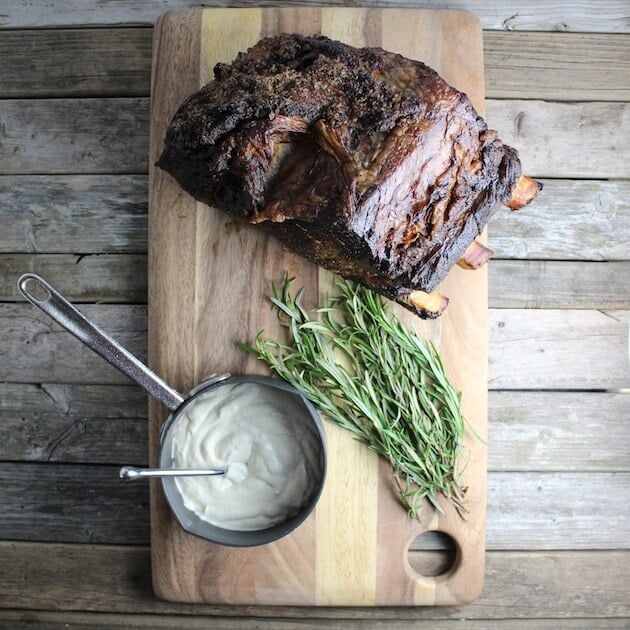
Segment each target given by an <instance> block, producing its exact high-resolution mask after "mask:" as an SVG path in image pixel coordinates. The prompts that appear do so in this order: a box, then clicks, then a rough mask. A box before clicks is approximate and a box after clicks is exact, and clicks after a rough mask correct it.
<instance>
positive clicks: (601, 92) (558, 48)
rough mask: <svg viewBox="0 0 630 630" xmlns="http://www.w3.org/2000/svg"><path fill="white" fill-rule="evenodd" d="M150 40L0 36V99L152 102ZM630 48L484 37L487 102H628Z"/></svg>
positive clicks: (131, 32) (79, 34)
mask: <svg viewBox="0 0 630 630" xmlns="http://www.w3.org/2000/svg"><path fill="white" fill-rule="evenodd" d="M152 34H153V33H152V29H150V28H124V29H121V28H108V29H86V28H81V29H46V30H16V31H4V32H1V31H0V56H1V57H2V59H3V61H4V63H3V65H2V67H0V84H1V85H2V92H3V96H4V97H5V98H30V97H38V98H41V97H56V98H59V97H67V96H89V97H94V96H97V97H100V96H148V94H149V87H150V86H149V83H150V81H149V80H150V74H151V55H150V51H151V38H152ZM628 42H629V38H628V36H627V35H610V34H605V35H603V34H599V33H579V34H574V33H555V32H554V33H519V32H511V33H506V32H500V31H487V32H486V33H485V35H484V66H485V75H486V96H487V97H488V98H519V99H540V100H556V99H557V100H561V101H623V100H628V99H629V98H630V77H629V75H628V72H626V67H627V65H628V64H629V63H630V59H629V57H630V52H629V51H630V45H629V43H628ZM79 52H80V54H78V53H79ZM603 67H605V68H606V71H605V72H602V68H603Z"/></svg>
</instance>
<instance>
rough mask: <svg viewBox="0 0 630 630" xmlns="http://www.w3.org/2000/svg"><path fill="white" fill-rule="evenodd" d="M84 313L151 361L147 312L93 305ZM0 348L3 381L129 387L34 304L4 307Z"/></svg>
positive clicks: (0, 305) (0, 309)
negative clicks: (121, 385)
mask: <svg viewBox="0 0 630 630" xmlns="http://www.w3.org/2000/svg"><path fill="white" fill-rule="evenodd" d="M81 312H83V313H84V314H85V315H86V316H87V317H88V318H89V319H91V320H92V321H93V322H94V323H95V324H96V325H97V326H100V327H101V328H103V330H105V331H106V332H108V333H109V334H110V335H112V336H113V337H114V338H115V339H116V340H118V341H119V342H120V343H121V344H122V345H123V346H125V347H126V348H128V349H129V350H130V351H131V352H133V353H134V354H135V355H136V356H138V357H139V358H140V359H141V360H145V359H146V355H147V309H146V307H144V306H129V305H124V306H119V305H91V304H90V305H82V306H81ZM0 348H2V354H3V356H2V359H3V360H2V361H0V382H1V381H9V382H17V383H43V382H48V381H52V382H57V383H86V384H95V385H96V384H100V385H102V384H124V385H127V384H129V379H127V378H126V377H125V376H123V375H122V374H121V373H120V372H118V371H117V370H116V369H114V368H113V367H111V366H110V365H109V364H107V363H106V362H105V361H104V360H103V359H101V357H99V356H97V355H96V354H94V353H93V352H92V351H91V350H89V349H88V348H87V347H85V346H84V345H83V344H82V343H81V342H80V341H78V340H77V339H75V338H74V337H72V336H71V335H70V333H68V332H66V331H65V330H62V329H61V328H60V327H59V326H58V325H57V324H54V323H52V320H51V319H50V318H49V317H48V316H47V315H45V314H44V313H42V312H41V311H40V310H39V309H37V308H35V307H33V306H31V305H30V304H3V303H0Z"/></svg>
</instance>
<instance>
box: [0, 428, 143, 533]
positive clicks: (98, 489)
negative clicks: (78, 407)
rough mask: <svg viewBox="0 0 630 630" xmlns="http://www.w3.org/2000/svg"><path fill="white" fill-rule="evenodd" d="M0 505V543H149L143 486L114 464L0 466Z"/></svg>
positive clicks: (25, 464)
mask: <svg viewBox="0 0 630 630" xmlns="http://www.w3.org/2000/svg"><path fill="white" fill-rule="evenodd" d="M58 439H59V440H62V439H63V436H59V438H58ZM53 448H54V447H53ZM0 505H2V513H1V514H0V539H5V540H31V541H55V542H56V541H60V542H93V543H103V542H108V543H112V544H133V543H136V544H137V543H145V544H146V543H148V541H149V486H148V484H145V483H128V482H125V481H122V480H121V479H119V478H118V467H116V466H87V465H78V464H74V465H73V464H34V463H0Z"/></svg>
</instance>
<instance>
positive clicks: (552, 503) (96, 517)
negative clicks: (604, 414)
mask: <svg viewBox="0 0 630 630" xmlns="http://www.w3.org/2000/svg"><path fill="white" fill-rule="evenodd" d="M361 447H362V448H364V447H363V446H361ZM350 456H352V453H351V454H350ZM382 472H383V473H386V472H387V471H385V470H383V471H382ZM352 474H354V471H352ZM368 474H369V471H368V473H367V474H365V473H364V474H363V475H362V476H361V477H360V479H363V480H366V479H367V480H369V477H368ZM0 481H1V482H2V483H1V484H0V501H1V504H2V512H1V513H0V539H5V540H25V541H33V542H64V543H102V544H125V545H138V544H141V545H146V544H148V543H149V507H148V502H149V491H148V487H147V485H146V484H143V483H138V484H129V483H124V482H122V481H120V480H119V479H118V467H116V466H113V465H81V464H59V463H44V464H42V463H32V462H28V463H26V462H3V463H0ZM629 483H630V473H627V472H613V473H606V472H593V471H589V472H582V473H569V472H564V473H558V472H492V473H489V475H488V523H487V547H488V549H490V550H505V551H508V550H510V549H521V550H524V551H532V550H536V551H540V550H544V549H548V550H560V549H574V550H575V549H585V550H586V549H591V550H592V549H626V548H627V541H628V537H629V535H630V508H629V507H628V505H627V503H623V502H620V497H622V496H623V495H624V493H625V491H626V490H625V489H626V488H627V486H628V484H629ZM364 494H366V493H365V491H364ZM335 499H338V495H337V496H336V497H335ZM368 507H369V506H364V507H363V514H364V516H365V515H366V513H367V508H368ZM351 520H352V516H351V515H350V516H348V515H346V516H343V515H341V516H340V518H339V521H340V522H341V523H342V524H343V525H344V526H348V525H352V522H351ZM322 531H325V530H322V528H321V523H320V522H319V521H318V522H317V529H316V533H317V536H318V538H317V544H318V545H319V544H321V543H322V541H323V537H322V538H320V533H322ZM363 531H364V532H365V528H364V529H363ZM376 535H377V532H376V528H374V532H373V536H374V538H376ZM342 537H343V536H342ZM292 538H293V537H292ZM309 538H310V536H306V535H303V536H302V537H301V538H298V539H295V538H293V540H292V541H291V544H292V545H293V547H292V548H290V551H291V552H292V553H293V554H295V556H297V557H300V558H302V557H303V558H304V564H303V565H301V568H302V570H303V571H305V572H306V571H308V570H309V567H308V565H307V564H306V562H312V563H314V562H315V558H314V557H311V556H313V555H314V554H313V551H314V550H313V549H309V547H308V545H312V540H310V539H309ZM362 540H363V543H364V544H367V542H366V540H365V538H362ZM410 540H411V538H410ZM372 544H373V545H374V546H375V547H376V544H377V541H376V540H375V541H374V542H372ZM380 545H383V543H382V541H380ZM408 545H409V548H410V549H412V550H420V549H423V550H433V549H442V548H444V543H443V542H442V541H441V540H440V539H439V538H437V537H436V536H432V535H430V536H429V535H428V536H427V537H426V538H425V537H422V538H421V539H418V540H416V541H414V542H413V543H408ZM333 546H334V545H333ZM279 551H281V552H282V553H283V555H284V557H285V558H287V551H288V550H287V548H284V549H280V550H278V549H277V548H276V550H275V553H271V551H270V548H267V549H265V556H266V558H267V559H268V560H269V561H270V562H273V563H276V562H278V560H277V559H276V555H277V554H278V553H279ZM351 551H352V543H351V544H350V547H349V550H348V553H350V552H351ZM355 553H358V552H355ZM406 553H407V546H405V555H406ZM225 555H227V556H228V557H227V558H223V562H226V563H230V562H233V561H234V559H235V558H234V556H233V555H232V554H225ZM238 555H241V557H242V556H243V555H244V554H238ZM248 555H249V554H248ZM288 558H289V560H290V558H291V556H288ZM259 560H260V559H259V558H256V557H254V558H251V557H250V558H249V565H248V566H249V569H248V571H247V573H248V574H250V575H251V571H258V572H259V579H260V580H262V579H263V578H265V577H266V579H267V580H269V577H268V576H265V574H264V571H263V569H262V568H261V567H256V565H255V564H254V561H259ZM375 560H376V552H375V553H374V560H371V561H372V562H375ZM286 561H287V560H285V562H286ZM354 562H355V563H360V564H361V565H362V567H363V568H364V569H365V570H367V569H368V568H370V567H369V562H370V557H369V556H367V557H366V556H356V557H355V558H354ZM339 565H341V566H344V563H343V562H342V561H341V560H339ZM354 566H356V564H355V565H354ZM372 568H373V567H372ZM218 570H220V571H221V570H223V571H224V569H223V568H222V565H220V568H219V569H218ZM283 570H284V572H285V574H287V569H286V568H284V569H283ZM317 570H318V575H319V572H320V571H322V570H326V571H330V569H329V568H328V567H327V566H326V565H325V563H323V562H321V560H319V559H318V564H317ZM327 575H328V573H327ZM305 577H306V576H305ZM346 579H348V578H346ZM349 579H350V580H354V582H353V586H354V588H356V589H359V588H365V585H366V584H369V582H367V581H366V582H363V581H359V580H356V578H353V577H352V576H350V578H349ZM332 581H333V582H334V583H335V584H336V585H337V587H338V588H347V587H346V585H345V583H344V582H343V579H342V574H335V573H334V572H333V573H332ZM340 584H341V586H339V585H340ZM372 584H373V587H372V588H373V589H374V590H373V592H372V597H374V591H375V590H376V589H379V588H382V587H381V586H380V585H379V584H378V582H376V581H375V580H372ZM295 587H296V589H302V590H303V591H305V590H306V589H305V587H304V582H302V583H300V584H295ZM329 588H330V587H329V586H328V585H325V586H324V587H323V588H322V589H321V591H320V593H321V594H320V595H319V597H329V598H331V599H332V598H333V597H335V595H334V593H331V591H329V590H328V589H329ZM355 596H356V597H365V598H366V599H367V597H366V594H365V593H363V592H358V593H357V594H356V595H355ZM317 603H319V600H317Z"/></svg>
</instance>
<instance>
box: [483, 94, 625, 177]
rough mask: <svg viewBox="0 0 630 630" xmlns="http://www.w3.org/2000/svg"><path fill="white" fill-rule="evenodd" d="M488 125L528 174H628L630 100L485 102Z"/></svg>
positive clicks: (581, 175)
mask: <svg viewBox="0 0 630 630" xmlns="http://www.w3.org/2000/svg"><path fill="white" fill-rule="evenodd" d="M486 114H487V116H486V117H487V120H488V125H489V126H490V127H492V128H493V129H497V130H498V132H499V137H500V138H501V139H502V140H503V141H504V142H505V143H506V144H509V145H511V146H513V147H515V148H516V149H517V150H518V152H519V155H520V157H521V162H522V164H523V172H524V173H525V174H526V175H530V176H531V177H585V178H589V177H590V178H613V177H626V178H627V177H630V146H629V145H628V143H627V142H626V141H625V139H626V138H627V137H628V136H630V103H550V102H544V101H512V100H510V101H495V100H488V101H486Z"/></svg>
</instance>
